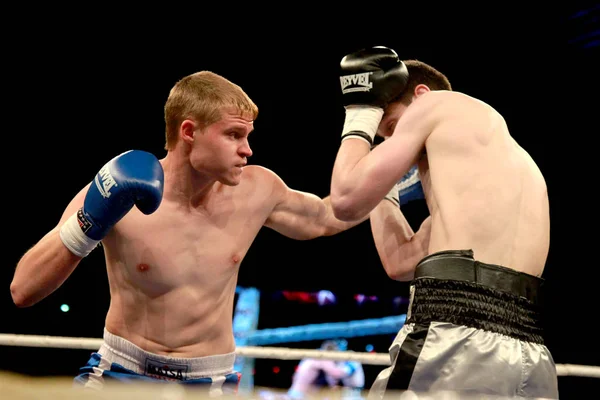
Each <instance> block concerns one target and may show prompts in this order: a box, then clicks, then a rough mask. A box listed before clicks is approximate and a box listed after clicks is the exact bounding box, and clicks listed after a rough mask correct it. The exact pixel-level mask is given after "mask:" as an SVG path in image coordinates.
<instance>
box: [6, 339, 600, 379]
mask: <svg viewBox="0 0 600 400" xmlns="http://www.w3.org/2000/svg"><path fill="white" fill-rule="evenodd" d="M101 344H102V339H96V338H84V337H66V336H44V335H23V334H8V333H0V346H17V347H44V348H63V349H84V350H98V348H99V347H100V345H101ZM236 354H237V355H239V356H243V357H252V358H269V359H278V360H301V359H303V358H317V359H327V360H335V361H347V360H351V361H358V362H360V363H362V364H365V365H382V366H388V365H390V358H389V355H388V354H387V353H366V352H354V351H326V350H307V349H293V348H286V347H262V346H238V347H237V348H236ZM556 374H557V375H558V376H579V377H589V378H600V367H598V366H592V365H577V364H557V365H556Z"/></svg>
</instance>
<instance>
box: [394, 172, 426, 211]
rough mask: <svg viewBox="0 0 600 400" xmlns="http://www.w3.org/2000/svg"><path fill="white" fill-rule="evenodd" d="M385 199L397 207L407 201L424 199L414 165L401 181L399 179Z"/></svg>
mask: <svg viewBox="0 0 600 400" xmlns="http://www.w3.org/2000/svg"><path fill="white" fill-rule="evenodd" d="M385 198H386V199H388V200H390V201H392V202H394V203H396V205H398V206H402V205H404V204H406V203H408V202H409V201H413V200H420V199H424V198H425V193H424V192H423V186H422V185H421V179H420V178H419V169H418V168H417V166H416V165H415V166H413V167H412V168H411V169H410V170H408V172H407V173H406V174H405V175H404V176H403V177H402V179H400V180H399V181H398V182H397V183H396V184H395V185H394V187H393V188H392V189H391V190H390V191H389V193H388V194H387V195H386V196H385Z"/></svg>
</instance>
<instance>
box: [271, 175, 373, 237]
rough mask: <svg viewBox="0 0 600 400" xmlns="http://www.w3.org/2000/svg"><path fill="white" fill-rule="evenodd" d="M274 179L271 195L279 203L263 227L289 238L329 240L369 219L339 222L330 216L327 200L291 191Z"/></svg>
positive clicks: (278, 179)
mask: <svg viewBox="0 0 600 400" xmlns="http://www.w3.org/2000/svg"><path fill="white" fill-rule="evenodd" d="M275 179H276V183H275V186H276V187H275V190H274V193H276V194H275V196H277V198H278V201H277V203H276V205H275V207H274V208H273V211H272V212H271V215H270V216H269V217H268V218H267V220H266V222H265V226H266V227H268V228H271V229H273V230H275V231H277V232H279V233H281V234H282V235H285V236H287V237H289V238H292V239H297V240H308V239H314V238H317V237H321V236H331V235H335V234H337V233H339V232H342V231H345V230H347V229H350V228H352V227H354V226H356V225H358V224H360V223H361V222H363V221H365V220H367V219H368V218H369V216H368V215H366V216H364V217H363V218H361V219H359V220H354V221H340V220H339V219H337V218H336V217H335V216H334V215H333V210H332V209H331V202H330V199H329V196H326V197H325V198H319V197H318V196H317V195H315V194H312V193H306V192H302V191H298V190H293V189H290V188H289V187H287V185H286V184H285V183H284V182H283V181H282V180H281V179H280V178H278V177H276V178H275Z"/></svg>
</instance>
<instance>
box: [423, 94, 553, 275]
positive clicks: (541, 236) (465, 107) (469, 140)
mask: <svg viewBox="0 0 600 400" xmlns="http://www.w3.org/2000/svg"><path fill="white" fill-rule="evenodd" d="M428 95H434V96H437V97H439V99H438V100H439V102H438V107H437V108H436V112H435V114H436V122H435V123H434V129H433V131H432V133H431V135H430V136H429V138H428V139H427V142H426V150H427V157H426V158H424V159H423V160H422V161H421V163H420V165H419V167H420V172H421V175H422V176H421V178H422V181H423V184H424V190H425V193H426V198H427V202H428V205H429V208H430V212H431V216H432V230H431V240H430V246H429V253H434V252H437V251H441V250H446V249H473V251H474V256H475V259H476V260H478V261H481V262H485V263H490V264H498V265H502V266H505V267H508V268H513V269H515V270H518V271H522V272H525V273H529V274H532V275H537V276H539V275H541V274H542V271H543V269H544V264H545V262H546V258H547V254H548V247H549V230H550V222H549V206H548V195H547V189H546V183H545V180H544V178H543V176H542V174H541V172H540V170H539V168H538V167H537V165H536V164H535V163H534V161H533V160H532V159H531V157H530V156H529V154H528V153H527V152H526V151H525V150H524V149H522V148H521V147H520V146H519V145H518V144H517V143H516V142H515V140H514V139H513V138H512V137H511V135H510V134H509V131H508V128H507V126H506V123H505V120H504V118H503V117H502V116H501V115H500V114H499V113H497V112H496V111H495V110H494V109H493V108H492V107H490V106H489V105H487V104H485V103H483V102H481V101H479V100H477V99H474V98H472V97H469V96H466V95H464V94H462V93H458V92H450V91H447V92H446V91H443V92H431V93H429V94H428ZM414 105H415V106H417V107H418V105H417V104H414Z"/></svg>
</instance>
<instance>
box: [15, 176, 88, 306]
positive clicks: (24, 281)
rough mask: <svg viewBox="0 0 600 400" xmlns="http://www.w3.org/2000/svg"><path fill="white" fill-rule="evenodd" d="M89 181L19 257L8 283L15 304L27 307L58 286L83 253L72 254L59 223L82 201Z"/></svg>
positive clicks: (71, 213) (71, 271) (79, 205)
mask: <svg viewBox="0 0 600 400" xmlns="http://www.w3.org/2000/svg"><path fill="white" fill-rule="evenodd" d="M88 187H89V185H87V186H86V187H85V188H83V189H82V190H81V191H80V192H79V193H78V194H77V195H76V196H75V197H74V198H73V199H72V200H71V202H70V204H69V205H68V206H67V208H66V209H65V211H64V212H63V215H62V217H61V219H60V221H59V222H58V224H57V225H56V227H55V228H54V229H52V230H51V231H50V232H48V233H47V234H46V235H45V236H44V237H43V238H42V239H41V240H40V241H39V242H37V243H36V244H35V245H34V246H33V247H32V248H30V249H29V250H28V251H27V252H26V253H25V254H24V255H23V257H21V259H20V260H19V262H18V264H17V269H16V270H15V274H14V276H13V280H12V282H11V284H10V292H11V295H12V299H13V301H14V303H15V304H16V305H17V306H18V307H29V306H32V305H34V304H36V303H37V302H39V301H40V300H42V299H44V298H45V297H47V296H49V295H50V294H51V293H53V292H54V291H55V290H56V289H58V288H59V287H60V286H61V285H62V284H63V282H64V281H65V280H66V279H67V278H68V277H69V276H70V275H71V273H73V271H74V270H75V268H76V267H77V265H78V264H79V262H80V261H81V260H82V259H83V257H79V256H77V255H75V254H73V253H72V252H71V251H70V250H69V249H68V248H67V247H66V246H65V245H64V244H63V242H62V240H61V239H60V229H61V227H62V225H63V224H64V223H65V222H66V221H67V220H68V219H69V218H70V217H71V215H73V213H75V212H76V211H77V210H78V209H79V208H80V207H81V206H82V205H83V199H84V197H85V194H86V192H87V189H88Z"/></svg>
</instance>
